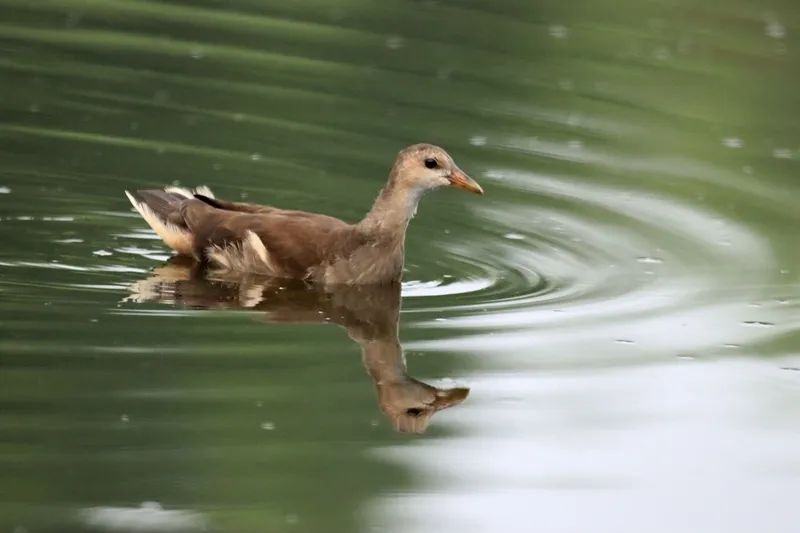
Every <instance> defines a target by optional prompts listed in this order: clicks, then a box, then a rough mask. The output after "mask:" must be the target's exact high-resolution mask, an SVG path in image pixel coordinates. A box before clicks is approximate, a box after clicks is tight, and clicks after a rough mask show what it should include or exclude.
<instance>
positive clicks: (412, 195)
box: [359, 180, 423, 241]
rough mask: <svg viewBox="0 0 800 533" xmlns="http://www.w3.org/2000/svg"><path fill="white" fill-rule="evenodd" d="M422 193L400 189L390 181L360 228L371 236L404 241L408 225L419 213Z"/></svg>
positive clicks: (416, 190)
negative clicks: (418, 208)
mask: <svg viewBox="0 0 800 533" xmlns="http://www.w3.org/2000/svg"><path fill="white" fill-rule="evenodd" d="M422 192H423V191H421V190H420V189H410V188H407V187H400V186H398V185H397V184H395V183H394V182H393V181H392V180H390V181H389V183H388V184H387V185H386V187H384V188H383V190H382V191H381V192H380V194H379V195H378V198H377V199H376V200H375V203H374V204H373V205H372V209H370V211H369V213H367V215H366V216H365V217H364V219H363V220H362V221H361V222H360V223H359V226H360V227H361V228H362V229H363V230H365V231H366V232H368V233H370V234H373V235H376V236H379V237H382V238H387V239H389V240H399V241H403V240H404V238H405V233H406V228H408V223H409V221H410V220H411V219H412V218H414V215H415V214H416V212H417V205H418V204H419V200H420V198H421V197H422Z"/></svg>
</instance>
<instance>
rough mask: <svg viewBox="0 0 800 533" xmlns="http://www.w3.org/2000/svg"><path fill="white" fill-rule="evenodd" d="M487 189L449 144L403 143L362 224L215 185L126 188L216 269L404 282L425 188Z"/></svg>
mask: <svg viewBox="0 0 800 533" xmlns="http://www.w3.org/2000/svg"><path fill="white" fill-rule="evenodd" d="M446 186H450V187H456V188H459V189H463V190H466V191H469V192H473V193H476V194H483V189H482V188H481V186H480V185H478V183H477V182H476V181H475V180H473V179H472V178H470V177H469V176H468V175H467V174H466V173H465V172H464V171H462V170H461V169H460V168H459V167H458V165H456V163H455V162H454V161H453V158H452V157H450V155H449V154H448V153H447V152H446V151H445V150H444V149H443V148H441V147H439V146H435V145H432V144H426V143H422V144H414V145H412V146H409V147H406V148H404V149H403V150H401V151H400V152H399V153H398V155H397V158H396V159H395V162H394V165H393V166H392V168H391V171H390V172H389V179H388V181H387V183H386V185H385V186H384V187H383V189H382V190H381V191H380V193H379V194H378V197H377V198H376V200H375V202H374V204H373V205H372V208H371V209H370V210H369V212H368V213H367V214H366V215H365V216H364V218H363V219H362V220H361V221H359V222H357V223H354V224H350V223H347V222H344V221H342V220H340V219H338V218H335V217H331V216H328V215H323V214H318V213H309V212H305V211H295V210H288V209H281V208H278V207H274V206H266V205H258V204H251V203H243V202H231V201H226V200H222V199H218V198H216V197H215V195H214V194H213V193H212V192H211V190H210V189H209V188H208V187H198V188H196V189H185V188H180V187H167V188H164V189H149V190H139V191H135V192H133V193H131V192H129V191H125V194H126V195H127V197H128V199H129V200H130V202H131V204H133V207H134V208H135V209H136V210H137V211H138V212H139V214H140V215H141V216H142V218H144V220H145V221H146V222H147V223H148V224H149V225H150V227H151V228H152V229H153V230H154V231H155V232H156V233H157V234H158V236H159V237H161V239H162V240H163V241H164V243H165V244H166V245H167V246H169V247H170V248H172V249H173V250H174V251H175V252H177V254H179V255H185V256H189V257H192V258H193V259H194V260H195V261H197V262H198V263H200V264H202V265H204V266H206V267H207V268H208V269H209V270H217V271H227V272H238V273H249V274H257V275H264V276H269V277H274V278H286V279H294V280H303V281H306V282H311V283H318V284H321V285H382V284H391V283H399V282H400V280H401V277H402V272H403V264H404V261H405V237H406V230H407V228H408V224H409V222H410V220H411V219H412V218H413V217H414V215H415V214H416V210H417V204H418V203H419V201H420V199H421V197H422V195H423V194H425V193H426V192H428V191H431V190H434V189H438V188H440V187H446Z"/></svg>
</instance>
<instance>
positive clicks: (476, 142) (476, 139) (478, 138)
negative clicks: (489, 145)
mask: <svg viewBox="0 0 800 533" xmlns="http://www.w3.org/2000/svg"><path fill="white" fill-rule="evenodd" d="M469 143H470V144H471V145H472V146H485V145H486V137H484V136H483V135H473V136H472V137H470V139H469Z"/></svg>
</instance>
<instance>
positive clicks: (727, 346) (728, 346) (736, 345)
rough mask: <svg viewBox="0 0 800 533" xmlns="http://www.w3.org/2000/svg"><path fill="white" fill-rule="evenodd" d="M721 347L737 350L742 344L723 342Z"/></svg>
mask: <svg viewBox="0 0 800 533" xmlns="http://www.w3.org/2000/svg"><path fill="white" fill-rule="evenodd" d="M722 347H723V348H728V349H729V350H738V349H739V348H741V347H742V345H741V344H723V345H722Z"/></svg>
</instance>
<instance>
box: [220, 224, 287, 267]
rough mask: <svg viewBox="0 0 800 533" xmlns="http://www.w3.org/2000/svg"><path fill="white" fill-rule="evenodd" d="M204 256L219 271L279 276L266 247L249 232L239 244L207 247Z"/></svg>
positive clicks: (256, 236)
mask: <svg viewBox="0 0 800 533" xmlns="http://www.w3.org/2000/svg"><path fill="white" fill-rule="evenodd" d="M206 256H207V257H208V260H209V261H210V262H211V263H212V265H213V266H214V267H215V268H217V269H220V270H229V271H238V272H251V273H253V274H265V275H269V276H277V275H280V270H279V269H278V267H277V265H276V264H275V262H274V261H273V260H272V256H271V255H270V253H269V251H268V250H267V247H266V246H264V243H263V242H262V241H261V239H260V238H259V237H258V235H256V234H255V233H253V232H252V231H250V230H248V231H247V233H245V237H244V239H242V240H241V241H240V242H232V243H228V244H226V245H224V246H218V245H212V246H209V247H208V248H207V249H206Z"/></svg>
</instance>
